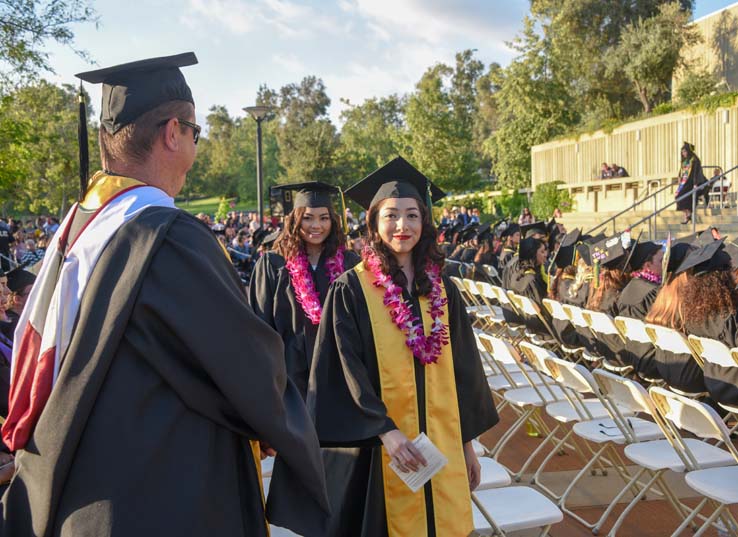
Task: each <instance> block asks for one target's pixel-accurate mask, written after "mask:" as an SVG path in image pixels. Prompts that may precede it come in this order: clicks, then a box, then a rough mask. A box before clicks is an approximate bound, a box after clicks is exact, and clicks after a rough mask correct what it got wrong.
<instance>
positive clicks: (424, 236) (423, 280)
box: [364, 201, 444, 296]
mask: <svg viewBox="0 0 738 537" xmlns="http://www.w3.org/2000/svg"><path fill="white" fill-rule="evenodd" d="M381 207H382V202H379V203H375V204H374V205H372V206H371V207H369V210H368V211H367V213H366V224H367V231H366V248H369V249H371V250H373V251H374V253H375V254H376V255H377V257H378V258H379V260H380V262H381V265H382V272H384V273H385V274H387V275H389V276H391V277H392V281H393V282H394V283H395V285H399V286H400V287H402V288H403V289H404V288H406V287H407V278H406V277H405V274H404V273H403V272H402V268H401V267H400V265H398V264H397V259H395V256H394V255H393V254H392V250H390V249H389V247H387V245H386V244H384V241H382V237H380V236H379V231H378V226H377V219H378V218H379V210H380V209H381ZM418 208H419V209H420V218H421V221H422V223H423V229H422V231H421V232H420V240H419V241H418V244H416V245H415V247H414V248H413V252H412V254H413V255H412V259H413V271H414V273H415V288H416V289H417V292H418V295H420V296H425V295H428V294H429V293H430V292H431V282H430V279H429V278H428V274H427V272H426V270H425V265H426V263H433V264H434V265H437V266H438V267H439V268H443V259H444V258H443V254H442V253H441V251H440V250H439V249H438V244H437V242H436V241H437V238H438V231H437V230H436V227H435V226H434V225H433V222H431V218H430V211H429V210H428V208H427V207H426V206H425V204H424V203H422V202H420V201H418ZM364 267H366V268H367V270H368V269H369V267H367V266H366V261H365V262H364Z"/></svg>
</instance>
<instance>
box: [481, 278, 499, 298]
mask: <svg viewBox="0 0 738 537" xmlns="http://www.w3.org/2000/svg"><path fill="white" fill-rule="evenodd" d="M477 289H479V293H480V294H481V295H482V297H483V298H485V299H486V301H488V302H493V301H494V302H499V300H498V299H497V293H495V291H494V289H492V284H490V283H488V282H477Z"/></svg>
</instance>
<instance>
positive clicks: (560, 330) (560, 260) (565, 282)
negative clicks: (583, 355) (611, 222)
mask: <svg viewBox="0 0 738 537" xmlns="http://www.w3.org/2000/svg"><path fill="white" fill-rule="evenodd" d="M580 234H581V230H579V229H575V230H574V231H572V232H571V233H567V234H566V235H564V237H563V238H562V239H561V242H560V243H559V244H558V247H557V250H556V253H555V254H554V257H553V259H552V260H551V265H552V267H553V268H554V270H555V272H554V273H553V276H552V278H551V286H550V289H549V291H548V297H549V298H550V299H552V300H556V301H558V302H562V303H567V302H565V299H566V297H567V296H568V294H569V291H570V289H571V286H572V284H573V283H574V282H575V281H576V273H577V269H576V267H574V265H573V264H572V263H573V262H574V258H575V257H576V255H575V254H576V246H577V242H578V241H579V237H580ZM551 325H552V327H553V329H554V330H555V331H556V334H557V336H558V338H559V340H560V341H561V342H562V343H563V344H564V345H567V346H569V347H576V346H578V345H579V338H578V337H577V332H576V329H575V327H574V326H573V325H572V324H571V323H570V322H568V321H564V320H560V319H551Z"/></svg>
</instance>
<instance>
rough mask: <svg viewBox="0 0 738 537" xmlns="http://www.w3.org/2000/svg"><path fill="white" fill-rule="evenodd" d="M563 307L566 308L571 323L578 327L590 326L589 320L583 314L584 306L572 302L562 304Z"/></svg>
mask: <svg viewBox="0 0 738 537" xmlns="http://www.w3.org/2000/svg"><path fill="white" fill-rule="evenodd" d="M562 307H563V308H564V312H566V316H567V317H568V318H569V320H570V321H571V324H573V325H574V326H576V327H578V328H589V325H588V324H587V321H586V320H585V319H584V316H583V315H582V308H580V307H578V306H573V305H571V304H562Z"/></svg>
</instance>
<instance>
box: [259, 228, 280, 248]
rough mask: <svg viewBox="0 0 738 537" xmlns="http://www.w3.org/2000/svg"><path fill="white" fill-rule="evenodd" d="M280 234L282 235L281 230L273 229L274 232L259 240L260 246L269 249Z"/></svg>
mask: <svg viewBox="0 0 738 537" xmlns="http://www.w3.org/2000/svg"><path fill="white" fill-rule="evenodd" d="M280 233H282V230H281V229H275V230H274V231H272V232H270V233H267V234H266V235H264V237H263V238H262V239H261V246H263V247H264V248H270V247H271V246H272V244H274V241H276V240H277V237H279V234H280Z"/></svg>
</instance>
